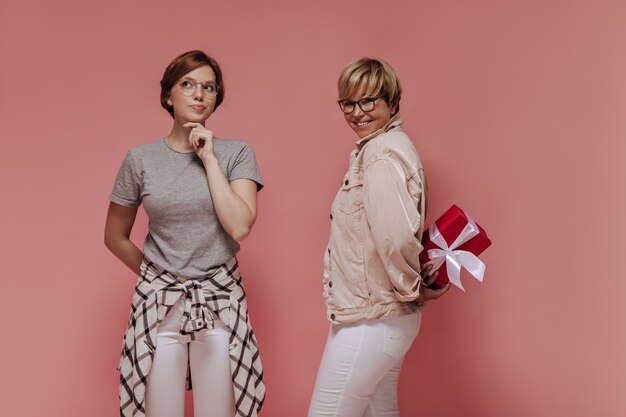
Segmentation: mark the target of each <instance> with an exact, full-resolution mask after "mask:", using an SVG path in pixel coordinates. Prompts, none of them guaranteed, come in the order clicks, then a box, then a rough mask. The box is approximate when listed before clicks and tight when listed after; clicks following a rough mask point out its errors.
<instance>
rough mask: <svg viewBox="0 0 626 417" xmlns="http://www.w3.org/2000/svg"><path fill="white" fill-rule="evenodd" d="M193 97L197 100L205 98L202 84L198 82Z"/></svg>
mask: <svg viewBox="0 0 626 417" xmlns="http://www.w3.org/2000/svg"><path fill="white" fill-rule="evenodd" d="M193 98H195V99H196V100H202V99H203V98H204V91H203V90H202V84H200V83H198V84H196V88H194V90H193Z"/></svg>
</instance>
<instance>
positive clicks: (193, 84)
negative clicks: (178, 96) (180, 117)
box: [178, 78, 220, 96]
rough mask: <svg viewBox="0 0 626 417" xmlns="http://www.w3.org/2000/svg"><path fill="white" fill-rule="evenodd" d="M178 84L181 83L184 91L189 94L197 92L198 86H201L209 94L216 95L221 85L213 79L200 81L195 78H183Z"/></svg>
mask: <svg viewBox="0 0 626 417" xmlns="http://www.w3.org/2000/svg"><path fill="white" fill-rule="evenodd" d="M178 85H180V89H181V90H183V93H185V94H187V95H188V96H190V95H192V94H193V93H195V92H196V88H197V86H200V89H201V90H202V92H203V93H204V94H206V95H207V96H216V95H217V93H218V92H219V91H220V86H219V85H217V84H216V83H215V82H213V81H207V82H205V83H200V82H198V81H196V80H194V79H193V78H183V79H182V80H180V81H179V83H178Z"/></svg>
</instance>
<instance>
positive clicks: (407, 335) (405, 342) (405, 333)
mask: <svg viewBox="0 0 626 417" xmlns="http://www.w3.org/2000/svg"><path fill="white" fill-rule="evenodd" d="M411 316H413V315H411ZM419 320H420V317H419V316H418V317H413V319H412V320H406V318H405V317H402V318H400V319H395V320H394V319H392V320H390V321H391V323H389V324H388V325H387V326H385V332H384V340H383V342H384V344H383V351H384V352H385V354H387V355H389V356H391V357H392V358H395V359H402V358H403V357H404V355H406V353H407V352H408V351H409V349H410V348H411V345H412V344H413V340H415V337H416V336H417V331H418V330H419Z"/></svg>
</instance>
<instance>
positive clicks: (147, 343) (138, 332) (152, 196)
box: [105, 51, 265, 417]
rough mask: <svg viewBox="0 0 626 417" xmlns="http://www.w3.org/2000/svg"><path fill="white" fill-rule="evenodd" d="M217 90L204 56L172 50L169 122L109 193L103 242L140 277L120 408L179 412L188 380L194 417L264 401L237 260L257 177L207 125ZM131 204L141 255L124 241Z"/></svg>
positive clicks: (219, 85)
mask: <svg viewBox="0 0 626 417" xmlns="http://www.w3.org/2000/svg"><path fill="white" fill-rule="evenodd" d="M223 99H224V82H223V79H222V72H221V70H220V67H219V65H218V64H217V62H216V61H215V60H214V59H213V58H211V57H209V56H207V55H206V54H204V53H203V52H201V51H190V52H187V53H184V54H182V55H180V56H178V57H177V58H175V59H174V60H173V61H172V62H171V63H170V64H169V65H168V67H167V68H166V69H165V72H164V74H163V79H162V80H161V105H162V106H163V108H165V110H167V111H168V113H169V114H170V115H171V116H172V118H173V120H174V123H173V126H172V130H171V132H170V134H169V135H167V136H166V137H164V138H161V139H159V140H158V141H156V142H154V143H150V144H146V145H141V146H137V147H135V148H132V149H131V150H130V151H129V152H128V153H127V155H126V158H125V159H124V162H123V163H122V167H121V168H120V170H119V173H118V176H117V179H116V181H115V185H114V187H113V192H112V193H111V196H110V200H111V203H110V205H109V211H108V215H107V220H106V228H105V244H106V246H107V247H108V248H109V249H110V250H111V252H113V254H114V255H115V256H117V257H118V258H119V259H120V260H121V261H122V262H123V263H124V264H126V265H127V266H128V267H129V268H130V269H131V270H133V271H134V272H135V273H136V274H138V275H139V280H138V282H137V286H136V290H135V294H134V296H133V302H132V311H131V317H130V320H129V324H128V329H127V331H126V334H125V336H124V345H123V349H122V358H121V360H120V401H121V404H120V413H121V416H123V417H125V416H128V417H130V416H134V417H137V416H144V415H145V416H147V417H183V414H184V398H185V396H184V394H185V393H184V391H185V382H186V380H187V382H190V380H191V381H193V394H194V395H193V398H194V415H195V416H196V417H209V416H211V417H232V416H235V415H237V416H256V415H257V413H258V412H259V410H260V408H261V405H262V404H263V400H264V397H265V385H264V383H263V370H262V367H261V362H260V359H259V354H258V347H257V342H256V338H255V336H254V333H253V331H252V328H251V327H250V321H249V319H248V313H247V308H246V298H245V292H244V290H243V287H242V283H241V277H240V275H239V272H238V269H237V260H236V258H235V254H236V253H237V252H238V251H239V243H238V242H240V241H242V240H243V239H245V238H246V236H248V234H249V233H250V230H251V228H252V225H253V224H254V221H255V219H256V215H257V201H256V193H257V191H258V190H260V189H261V188H262V187H263V183H262V180H261V177H260V174H259V171H258V168H257V163H256V159H255V156H254V152H253V150H252V148H251V147H250V145H248V144H247V143H245V142H243V141H235V140H220V139H218V138H216V137H214V136H213V133H212V132H211V131H210V130H208V129H207V128H206V127H205V123H206V121H207V119H208V118H209V117H210V116H211V114H213V112H214V111H215V110H216V109H217V107H218V106H219V105H220V104H221V103H222V101H223ZM140 204H143V206H144V209H145V211H146V213H147V215H148V220H149V222H148V227H149V232H148V235H147V236H146V239H145V243H144V252H143V253H142V251H141V250H140V249H139V248H138V247H137V246H135V245H134V244H133V242H131V240H130V238H129V237H130V233H131V229H132V227H133V224H134V222H135V216H136V213H137V208H138V206H139V205H140Z"/></svg>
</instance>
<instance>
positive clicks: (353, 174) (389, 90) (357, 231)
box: [309, 58, 449, 417]
mask: <svg viewBox="0 0 626 417" xmlns="http://www.w3.org/2000/svg"><path fill="white" fill-rule="evenodd" d="M338 90H339V108H340V109H341V111H342V112H343V115H344V118H345V120H346V122H347V123H348V126H350V128H351V129H352V130H353V131H354V132H355V133H356V136H357V139H356V147H355V149H354V150H353V151H352V153H351V154H350V167H349V169H348V172H347V173H346V175H345V176H344V178H343V179H342V182H341V187H340V189H339V191H338V193H337V195H336V197H335V200H334V202H333V205H332V208H331V216H330V218H331V230H330V240H329V244H328V249H327V251H326V253H325V256H324V259H325V272H324V295H325V297H326V303H327V306H328V309H327V318H328V320H329V321H330V323H331V326H330V333H329V336H328V340H327V343H326V348H325V350H324V355H323V357H322V362H321V365H320V369H319V372H318V376H317V381H316V385H315V389H314V392H313V397H312V400H311V405H310V409H309V417H323V416H333V417H363V416H368V417H374V416H376V417H381V416H386V417H391V416H398V415H399V411H398V401H397V384H398V377H399V375H400V368H401V366H402V361H403V359H404V356H405V354H406V353H407V351H408V350H409V348H410V347H411V344H412V343H413V340H414V339H415V337H416V336H417V333H418V330H419V327H420V321H421V310H422V308H423V307H424V303H425V302H426V301H427V300H431V299H436V298H439V297H441V296H442V295H443V294H444V293H445V292H446V291H447V290H448V289H449V285H446V286H445V287H443V288H442V289H439V290H434V289H430V288H428V287H427V284H430V283H431V282H432V281H433V280H434V279H436V277H437V273H436V272H435V273H434V274H432V275H431V276H429V275H428V273H429V272H430V270H429V269H428V270H422V269H421V267H420V263H419V259H418V255H419V253H420V252H421V250H422V246H421V244H420V240H421V237H422V232H423V231H424V218H425V216H426V198H427V197H426V191H427V190H426V180H425V177H424V170H423V168H422V164H421V162H420V159H419V157H418V155H417V152H416V151H415V148H414V146H413V143H412V142H411V140H410V138H409V137H408V136H407V135H406V133H405V132H404V131H403V130H402V127H401V125H402V123H403V120H402V118H401V117H400V115H399V113H398V112H399V110H400V97H401V95H402V87H401V85H400V80H399V79H398V76H397V75H396V73H395V71H394V70H393V69H392V68H391V67H390V66H389V65H388V64H387V63H385V62H384V61H381V60H376V59H369V58H364V59H360V60H358V61H355V62H353V63H351V64H349V65H348V66H347V67H346V68H345V69H344V70H343V72H342V73H341V75H340V77H339V82H338Z"/></svg>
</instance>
